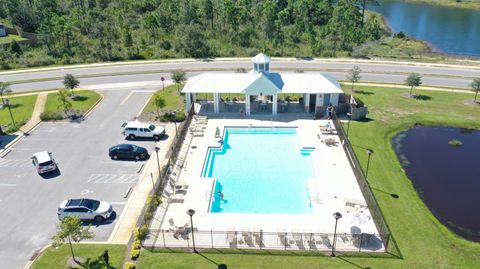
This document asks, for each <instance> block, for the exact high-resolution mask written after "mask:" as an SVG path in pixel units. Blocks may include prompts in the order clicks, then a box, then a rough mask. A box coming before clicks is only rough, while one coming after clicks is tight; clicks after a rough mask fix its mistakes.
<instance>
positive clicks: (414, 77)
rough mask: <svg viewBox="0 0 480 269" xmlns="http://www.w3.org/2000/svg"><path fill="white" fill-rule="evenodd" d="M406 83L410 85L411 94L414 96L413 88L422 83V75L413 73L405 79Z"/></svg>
mask: <svg viewBox="0 0 480 269" xmlns="http://www.w3.org/2000/svg"><path fill="white" fill-rule="evenodd" d="M405 84H407V86H409V87H410V96H412V90H413V88H414V87H418V86H420V85H422V76H420V74H418V73H411V74H410V75H408V77H407V79H405Z"/></svg>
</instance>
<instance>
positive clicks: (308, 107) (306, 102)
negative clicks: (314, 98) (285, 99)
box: [303, 93, 310, 113]
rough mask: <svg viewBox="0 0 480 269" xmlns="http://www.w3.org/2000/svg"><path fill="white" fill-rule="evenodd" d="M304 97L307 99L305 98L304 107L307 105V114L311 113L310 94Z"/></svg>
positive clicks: (305, 94)
mask: <svg viewBox="0 0 480 269" xmlns="http://www.w3.org/2000/svg"><path fill="white" fill-rule="evenodd" d="M304 96H305V98H303V100H304V103H303V104H304V105H305V113H309V112H310V94H308V93H304Z"/></svg>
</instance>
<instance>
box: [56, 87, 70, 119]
mask: <svg viewBox="0 0 480 269" xmlns="http://www.w3.org/2000/svg"><path fill="white" fill-rule="evenodd" d="M57 98H58V103H59V104H58V108H63V112H65V115H68V111H70V109H71V108H72V103H71V102H70V100H69V99H68V92H67V90H65V89H59V90H58V94H57Z"/></svg>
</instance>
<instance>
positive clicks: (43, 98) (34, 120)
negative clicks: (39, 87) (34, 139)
mask: <svg viewBox="0 0 480 269" xmlns="http://www.w3.org/2000/svg"><path fill="white" fill-rule="evenodd" d="M37 94H38V93H37ZM47 97H48V93H43V92H42V93H40V94H38V97H37V101H36V102H35V107H34V108H33V112H32V117H31V118H30V120H28V121H27V123H26V124H25V125H23V126H22V127H20V131H19V132H17V134H21V133H28V132H30V130H32V129H33V127H35V126H37V125H38V124H39V123H40V122H41V121H42V120H41V119H40V115H41V114H42V112H43V110H44V109H45V104H46V103H47Z"/></svg>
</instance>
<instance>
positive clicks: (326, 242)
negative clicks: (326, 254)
mask: <svg viewBox="0 0 480 269" xmlns="http://www.w3.org/2000/svg"><path fill="white" fill-rule="evenodd" d="M320 238H322V244H324V245H325V246H326V247H327V248H331V247H332V244H331V243H330V238H328V235H327V234H320Z"/></svg>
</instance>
